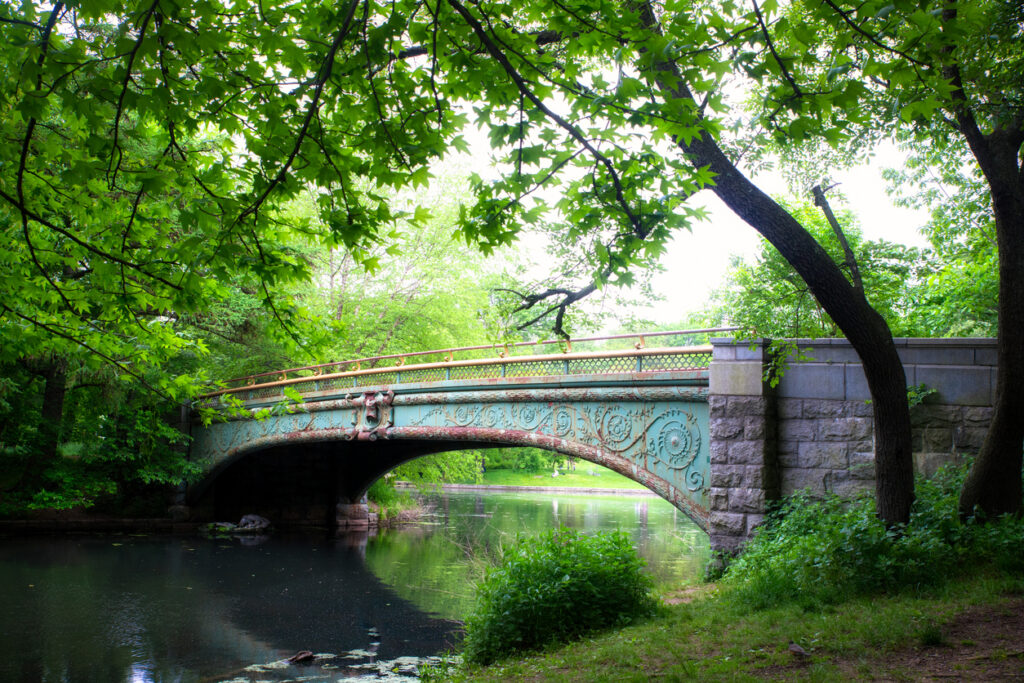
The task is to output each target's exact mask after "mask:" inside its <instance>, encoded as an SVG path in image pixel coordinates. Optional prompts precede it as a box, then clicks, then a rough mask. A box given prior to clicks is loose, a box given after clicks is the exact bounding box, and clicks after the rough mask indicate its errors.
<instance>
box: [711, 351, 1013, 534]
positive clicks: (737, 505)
mask: <svg viewBox="0 0 1024 683" xmlns="http://www.w3.org/2000/svg"><path fill="white" fill-rule="evenodd" d="M712 345H713V348H714V355H713V360H712V363H711V369H710V392H709V393H710V396H709V404H710V425H709V430H710V434H711V453H710V455H711V496H710V520H709V532H710V535H711V544H712V547H713V548H714V549H716V550H720V551H723V552H733V551H735V550H736V549H737V548H738V547H739V546H740V545H742V543H743V542H744V541H745V540H746V539H747V538H748V537H749V536H750V533H751V532H752V530H753V529H754V528H755V527H756V526H757V525H758V524H759V523H760V522H761V521H762V519H763V518H764V512H765V503H766V501H769V500H772V499H774V498H777V497H779V496H784V495H788V494H790V493H792V492H794V491H796V490H799V489H810V490H811V491H812V492H817V493H837V494H840V495H852V494H855V493H856V492H858V491H861V490H865V489H867V490H873V489H874V456H873V450H874V448H873V438H874V433H873V432H874V429H873V420H872V409H871V405H870V395H869V393H868V390H867V382H866V381H865V379H864V373H863V370H862V369H861V364H860V360H859V358H858V357H857V354H856V353H855V352H854V350H853V348H852V347H851V346H850V344H849V342H847V341H846V340H845V339H816V340H809V339H802V340H795V345H796V349H797V350H798V352H799V353H798V354H797V356H796V357H799V358H800V360H799V361H795V360H794V361H791V362H789V363H788V365H787V367H786V368H785V370H784V372H783V374H782V378H781V381H780V382H779V383H778V385H777V386H775V387H771V386H769V385H768V383H766V382H765V381H764V380H763V377H764V374H765V368H766V366H767V364H768V363H769V361H770V353H769V349H770V346H769V343H768V341H767V340H759V341H757V342H754V343H750V342H735V341H733V340H732V339H715V340H713V341H712ZM896 345H897V348H898V349H899V353H900V357H901V358H902V359H903V364H904V368H905V371H906V373H907V384H908V386H912V387H918V386H921V385H923V389H924V391H925V393H927V395H926V396H925V398H924V401H923V402H922V403H921V404H920V405H916V406H914V407H913V408H912V409H911V420H912V424H913V444H914V465H915V468H916V469H917V471H918V472H920V473H922V474H924V475H926V476H927V475H931V474H933V473H934V472H935V471H936V470H937V469H938V468H939V467H940V466H941V465H943V464H946V463H951V462H956V461H957V460H958V459H960V458H962V457H963V456H965V455H971V454H974V453H976V452H977V451H978V448H979V447H980V446H981V441H982V439H983V438H984V435H985V431H986V428H987V426H988V423H989V420H990V419H991V415H992V404H993V398H994V394H995V364H996V346H995V340H994V339H897V340H896Z"/></svg>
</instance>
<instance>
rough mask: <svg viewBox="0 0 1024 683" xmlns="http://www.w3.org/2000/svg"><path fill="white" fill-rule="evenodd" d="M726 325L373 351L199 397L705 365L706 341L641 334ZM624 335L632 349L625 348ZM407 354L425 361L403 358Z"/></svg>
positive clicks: (241, 381)
mask: <svg viewBox="0 0 1024 683" xmlns="http://www.w3.org/2000/svg"><path fill="white" fill-rule="evenodd" d="M733 329H734V328H715V329H709V330H684V331H672V332H650V333H644V334H631V335H615V336H611V337H591V338H587V339H572V340H568V341H565V340H552V341H545V342H520V343H517V344H508V345H503V346H471V347H460V348H453V349H440V350H434V351H421V352H416V353H408V354H394V355H389V356H376V357H373V358H361V359H357V360H353V361H341V362H337V363H325V364H321V365H313V366H306V367H302V368H292V369H289V370H280V371H277V372H267V373H260V374H257V375H251V376H249V377H239V378H236V379H232V380H227V381H226V382H224V386H223V388H220V389H218V390H217V391H212V392H210V393H208V394H205V395H204V397H203V398H207V399H209V398H215V397H217V396H222V395H225V394H232V395H234V396H235V397H237V398H239V399H241V400H243V401H252V400H259V399H272V398H278V397H282V396H284V393H285V388H287V387H291V388H292V389H293V390H295V391H297V392H298V393H300V394H303V395H305V394H319V393H321V392H331V393H333V392H348V391H358V390H359V389H360V388H361V387H368V386H390V385H396V384H411V383H419V382H443V381H451V380H473V379H498V378H502V377H509V378H519V377H549V376H565V375H603V374H613V373H647V372H660V371H671V370H700V369H704V368H707V367H708V365H709V364H710V363H711V347H710V346H706V345H702V346H662V347H658V348H648V347H647V339H648V338H653V337H669V336H674V337H676V338H677V339H678V338H683V339H684V340H685V339H692V338H693V337H694V336H699V335H705V336H706V335H708V334H709V333H712V332H727V331H732V330H733ZM630 342H632V344H631V346H632V348H628V346H629V345H630ZM595 343H601V344H603V345H605V346H612V347H613V348H606V349H604V350H596V351H574V350H573V346H574V345H575V346H577V348H578V347H579V346H580V345H583V344H595ZM545 345H546V346H545ZM614 346H627V348H614ZM522 347H540V349H541V350H545V348H547V349H550V350H551V351H552V352H550V353H540V354H538V353H534V354H531V355H522V356H518V355H515V351H517V350H520V349H521V348H522ZM409 359H415V360H417V361H426V362H416V363H413V364H409V363H408V361H409ZM289 393H290V392H289Z"/></svg>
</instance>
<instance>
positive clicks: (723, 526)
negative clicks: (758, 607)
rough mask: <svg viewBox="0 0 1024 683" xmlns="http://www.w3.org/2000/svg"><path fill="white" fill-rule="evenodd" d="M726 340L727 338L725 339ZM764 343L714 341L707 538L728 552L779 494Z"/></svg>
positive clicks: (711, 377) (710, 405)
mask: <svg viewBox="0 0 1024 683" xmlns="http://www.w3.org/2000/svg"><path fill="white" fill-rule="evenodd" d="M729 342H731V340H729ZM766 354H767V345H766V344H764V343H762V344H759V345H758V346H757V347H756V348H753V349H751V348H750V347H749V345H748V346H740V345H736V344H732V343H717V342H716V344H715V346H714V359H715V360H717V361H718V362H717V363H716V362H712V364H711V370H710V378H709V379H710V387H709V397H708V408H709V410H708V421H709V425H708V429H709V432H710V437H711V448H710V457H711V492H710V496H709V524H708V527H709V534H710V536H711V547H712V548H713V549H715V550H720V551H724V552H733V551H735V550H736V549H738V548H739V546H740V545H742V544H743V542H744V541H746V539H747V538H749V537H750V534H751V533H752V532H753V530H754V528H755V527H756V526H757V525H758V524H760V523H761V521H762V520H763V519H764V512H765V504H766V502H767V501H769V500H772V499H773V498H777V497H778V495H779V484H778V482H779V472H778V467H777V459H776V455H775V451H776V443H775V435H776V425H775V400H774V396H773V393H772V392H771V390H770V388H769V387H768V385H767V384H765V383H764V382H763V381H762V379H761V378H762V374H763V367H764V362H765V359H766Z"/></svg>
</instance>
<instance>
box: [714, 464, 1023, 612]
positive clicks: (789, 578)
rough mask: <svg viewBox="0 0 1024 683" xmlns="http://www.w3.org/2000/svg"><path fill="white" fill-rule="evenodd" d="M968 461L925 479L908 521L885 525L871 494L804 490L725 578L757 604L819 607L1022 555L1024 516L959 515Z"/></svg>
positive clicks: (1015, 560)
mask: <svg viewBox="0 0 1024 683" xmlns="http://www.w3.org/2000/svg"><path fill="white" fill-rule="evenodd" d="M965 475H966V468H946V469H944V470H943V471H941V472H940V473H939V474H938V475H936V477H935V478H933V479H926V480H920V481H919V482H918V484H917V499H916V502H915V504H914V510H913V513H912V515H911V519H910V522H909V524H907V525H906V526H905V527H897V528H886V526H885V524H883V523H882V521H881V520H879V519H878V516H877V515H876V513H875V508H874V504H873V502H872V501H871V500H870V499H867V498H861V499H858V500H854V501H845V500H843V499H840V498H839V497H837V496H829V497H826V498H824V499H813V498H811V497H810V496H809V495H808V494H806V493H798V494H795V495H794V496H791V497H790V498H788V499H786V500H785V501H783V502H782V503H781V504H780V505H779V506H778V507H777V508H776V509H775V510H774V511H773V512H772V513H771V514H770V515H769V516H768V518H767V520H766V522H765V524H764V526H762V527H761V528H760V529H759V531H758V533H757V534H756V535H755V536H754V538H753V539H752V540H751V541H750V543H748V544H747V546H746V547H745V549H744V551H743V553H742V554H741V555H740V556H739V557H738V558H737V559H736V560H735V561H734V562H733V563H732V564H731V565H730V566H729V568H728V569H727V571H726V574H725V577H724V584H725V585H726V586H727V587H729V588H730V589H731V591H730V594H731V595H732V597H733V598H734V599H735V600H737V601H738V602H739V603H741V604H743V605H746V606H748V607H751V608H754V609H763V608H766V607H770V606H775V605H781V604H786V603H797V604H800V605H804V606H806V607H814V606H817V605H821V604H823V603H836V602H840V601H843V600H847V599H850V598H852V597H854V596H858V595H864V594H873V593H877V592H892V591H899V590H916V589H919V588H920V587H922V586H929V585H937V584H941V583H943V582H944V581H947V580H949V579H950V578H951V577H952V576H955V575H956V574H957V572H958V571H960V570H962V569H963V568H964V567H972V568H973V567H977V566H978V565H980V564H984V563H992V564H995V565H997V566H1000V567H1005V568H1007V569H1011V568H1013V567H1018V568H1019V567H1020V566H1021V564H1022V562H1024V550H1022V548H1024V523H1022V521H1021V520H1020V519H1016V518H1013V517H1009V516H1008V517H1005V518H1002V519H1000V520H997V522H996V523H993V524H991V525H984V524H979V523H978V520H976V519H971V520H968V521H967V522H964V523H962V522H961V521H960V520H959V517H958V512H957V492H958V490H959V488H960V485H961V483H962V482H963V478H964V476H965Z"/></svg>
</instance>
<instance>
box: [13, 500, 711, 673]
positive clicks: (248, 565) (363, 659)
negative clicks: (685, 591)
mask: <svg viewBox="0 0 1024 683" xmlns="http://www.w3.org/2000/svg"><path fill="white" fill-rule="evenodd" d="M434 505H435V512H434V514H432V515H431V517H430V518H429V519H428V520H427V523H425V524H422V525H415V526H411V527H407V528H404V529H398V530H389V531H387V532H384V533H382V534H380V535H379V536H376V537H375V536H367V535H366V534H361V535H347V536H344V537H340V538H327V537H323V536H321V537H290V538H280V537H273V538H271V539H269V540H267V541H265V542H262V543H258V544H254V545H246V544H244V543H243V542H241V541H239V540H212V539H201V538H168V537H156V538H149V537H145V536H127V535H125V536H96V537H86V536H83V537H57V538H44V539H38V538H37V539H3V540H0V605H2V606H3V609H2V610H0V680H2V681H32V682H33V683H35V682H37V681H84V682H86V683H88V682H90V681H102V682H104V683H107V682H109V681H154V682H155V681H182V682H185V683H189V682H193V681H239V682H240V681H254V680H286V679H294V678H296V677H300V676H305V677H308V676H314V677H315V678H314V679H313V680H341V679H342V678H344V679H346V680H349V679H348V677H349V676H352V675H355V674H360V675H369V676H371V677H376V676H377V675H379V674H381V673H387V674H388V675H391V672H393V671H399V672H413V671H415V666H414V662H415V660H412V659H409V658H410V657H423V656H427V655H433V654H436V653H438V652H441V651H444V650H445V649H446V648H447V646H448V645H450V644H452V643H453V642H454V641H455V640H456V639H457V637H458V629H459V624H458V623H457V622H456V621H455V620H457V619H461V618H462V617H464V616H465V614H466V613H467V612H468V610H469V609H470V606H471V601H472V585H473V583H474V582H475V580H476V579H477V578H478V577H479V576H480V574H481V573H482V572H483V568H484V566H485V559H486V558H487V557H489V556H492V555H493V554H494V553H495V552H496V551H497V547H498V546H499V544H500V543H502V542H503V541H506V540H510V539H511V538H514V537H515V536H516V535H517V534H535V533H539V532H540V531H542V530H544V529H547V528H551V527H552V526H555V525H557V524H564V525H566V526H575V527H578V528H582V529H586V530H596V529H608V528H623V529H627V530H629V531H630V532H631V533H632V534H633V537H634V539H635V541H636V543H637V545H638V548H639V549H640V552H641V554H643V555H644V556H645V557H646V558H647V559H648V561H649V563H650V569H651V571H652V573H653V574H654V576H655V578H656V580H657V581H658V582H660V583H662V584H665V583H680V582H684V581H690V580H693V579H694V577H696V576H697V575H698V573H699V571H700V568H701V567H702V566H703V563H704V561H705V560H706V556H707V537H706V536H704V535H703V534H702V533H701V532H700V531H699V530H697V528H696V527H695V526H693V525H692V524H690V523H689V522H688V520H686V519H685V517H682V515H679V514H678V513H677V512H676V511H675V509H674V508H672V507H671V506H670V505H668V504H667V503H664V504H663V501H661V500H660V499H653V498H644V499H635V498H632V499H631V498H622V499H616V498H603V497H581V496H572V497H570V496H559V497H558V498H556V499H552V498H551V497H550V496H545V495H540V494H536V495H527V496H515V495H486V496H484V495H478V494H461V495H449V496H445V497H443V498H439V499H435V500H434ZM246 543H249V541H247V542H246ZM301 650H309V651H310V652H311V653H314V654H315V655H317V658H316V663H315V664H314V665H308V666H305V667H301V666H297V665H290V664H288V663H287V662H284V661H283V660H285V659H286V658H287V657H290V656H292V655H294V654H295V653H297V652H299V651H301Z"/></svg>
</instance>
